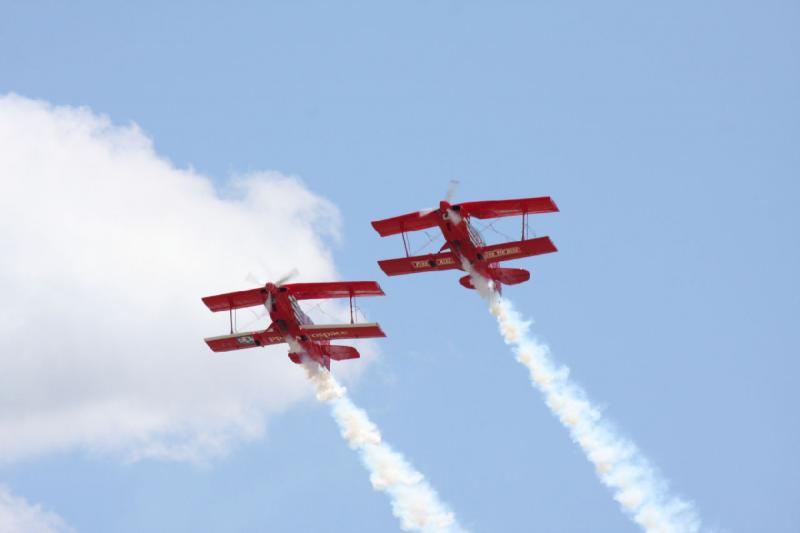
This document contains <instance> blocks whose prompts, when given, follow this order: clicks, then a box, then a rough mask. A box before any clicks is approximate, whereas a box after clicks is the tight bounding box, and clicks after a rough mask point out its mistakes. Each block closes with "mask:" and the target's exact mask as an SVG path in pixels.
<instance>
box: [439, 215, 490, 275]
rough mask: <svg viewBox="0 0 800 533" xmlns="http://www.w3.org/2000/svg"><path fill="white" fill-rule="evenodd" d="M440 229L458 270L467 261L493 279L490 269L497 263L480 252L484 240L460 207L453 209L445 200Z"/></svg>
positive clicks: (473, 268) (474, 268) (478, 271)
mask: <svg viewBox="0 0 800 533" xmlns="http://www.w3.org/2000/svg"><path fill="white" fill-rule="evenodd" d="M438 214H439V228H440V229H441V230H442V235H444V238H445V240H446V241H447V244H446V245H445V248H446V247H449V248H450V251H451V252H452V253H453V259H454V260H455V261H456V264H457V266H458V268H462V267H463V264H462V263H463V262H464V261H466V262H467V263H468V265H469V267H470V268H471V269H472V270H474V271H475V272H476V273H478V274H480V275H481V276H483V277H486V278H489V279H491V275H490V272H489V268H490V267H493V266H495V265H496V264H497V263H496V262H495V261H492V262H489V261H487V260H486V259H485V258H484V257H483V255H481V253H480V252H479V251H478V249H479V248H482V247H483V246H484V242H483V238H482V237H481V234H480V233H478V230H476V229H475V228H473V227H472V225H471V224H470V223H469V220H467V217H466V216H462V215H461V213H460V210H459V208H458V206H456V208H455V209H454V208H451V206H450V204H449V203H448V202H446V201H444V200H442V201H441V202H440V203H439V211H438Z"/></svg>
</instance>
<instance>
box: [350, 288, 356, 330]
mask: <svg viewBox="0 0 800 533" xmlns="http://www.w3.org/2000/svg"><path fill="white" fill-rule="evenodd" d="M350 323H351V324H354V323H355V322H354V321H353V293H350Z"/></svg>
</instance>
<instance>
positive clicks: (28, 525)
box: [0, 486, 74, 533]
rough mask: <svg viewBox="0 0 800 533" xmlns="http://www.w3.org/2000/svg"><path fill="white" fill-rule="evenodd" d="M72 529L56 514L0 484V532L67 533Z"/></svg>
mask: <svg viewBox="0 0 800 533" xmlns="http://www.w3.org/2000/svg"><path fill="white" fill-rule="evenodd" d="M72 531H74V530H73V529H72V528H70V527H69V526H67V525H66V523H65V522H64V520H62V519H61V517H59V516H58V515H56V514H53V513H51V512H49V511H45V510H43V509H42V508H41V506H39V505H31V504H29V503H28V502H26V501H25V500H24V499H22V498H19V497H16V496H14V495H13V494H11V493H10V492H9V491H8V489H6V488H5V487H3V486H0V533H69V532H72Z"/></svg>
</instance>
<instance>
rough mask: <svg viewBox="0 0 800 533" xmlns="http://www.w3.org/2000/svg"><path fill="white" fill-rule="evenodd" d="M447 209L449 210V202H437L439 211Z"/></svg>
mask: <svg viewBox="0 0 800 533" xmlns="http://www.w3.org/2000/svg"><path fill="white" fill-rule="evenodd" d="M449 208H450V202H448V201H447V200H442V201H441V202H439V209H441V210H442V211H443V212H444V211H446V210H447V209H449Z"/></svg>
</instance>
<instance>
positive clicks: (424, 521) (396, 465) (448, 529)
mask: <svg viewBox="0 0 800 533" xmlns="http://www.w3.org/2000/svg"><path fill="white" fill-rule="evenodd" d="M304 367H305V369H306V373H307V374H308V378H309V380H311V382H312V383H313V384H314V387H315V388H316V392H317V399H318V400H320V401H323V402H326V403H328V404H330V406H331V411H332V413H333V418H334V419H335V420H336V423H337V424H338V425H339V429H340V430H341V432H342V436H343V437H344V439H345V440H346V441H347V443H348V444H349V445H350V447H351V448H353V449H354V450H357V451H358V452H359V455H360V456H361V460H362V462H363V463H364V465H365V466H366V467H367V470H369V472H370V481H371V482H372V487H373V488H375V490H380V491H384V492H386V493H387V494H388V495H389V497H390V498H391V500H392V512H393V514H394V515H395V516H396V517H397V518H398V519H400V527H401V528H402V529H403V530H404V531H420V532H423V533H463V532H464V530H463V529H462V528H461V526H459V525H458V523H457V522H456V518H455V515H454V514H453V512H452V511H450V510H449V509H448V508H447V507H446V506H445V505H444V504H443V503H442V502H441V501H439V497H438V496H437V494H436V492H435V491H434V490H433V488H431V486H430V485H428V483H427V482H426V481H425V477H424V476H423V475H422V474H421V473H420V472H418V471H417V470H416V469H414V467H413V466H411V465H410V464H409V463H408V461H406V460H405V459H404V458H403V456H402V455H400V454H399V453H397V452H395V451H394V450H392V448H391V447H390V446H389V445H388V444H386V443H385V442H383V441H382V439H381V433H380V431H379V430H378V428H377V426H376V425H375V424H374V423H373V422H372V421H371V420H370V419H369V417H367V413H365V412H364V411H363V410H362V409H359V408H358V407H356V406H355V405H354V404H353V402H352V401H351V400H350V398H349V397H348V396H347V390H346V389H345V388H344V387H343V386H341V385H340V384H339V383H338V382H337V381H336V379H335V378H334V377H333V376H332V375H331V373H330V372H328V371H327V370H325V369H324V368H322V367H321V366H319V365H318V364H316V363H314V362H311V361H305V362H304Z"/></svg>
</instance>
